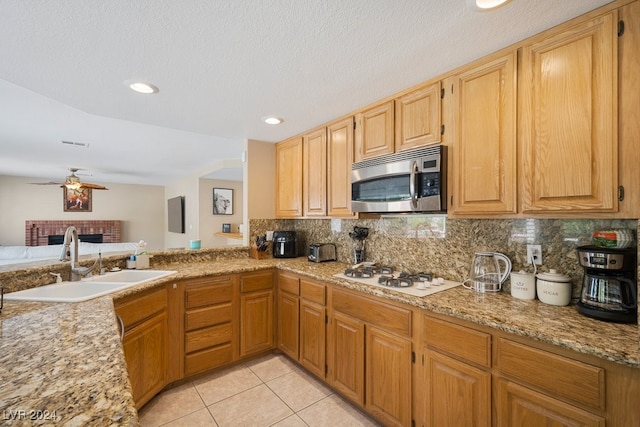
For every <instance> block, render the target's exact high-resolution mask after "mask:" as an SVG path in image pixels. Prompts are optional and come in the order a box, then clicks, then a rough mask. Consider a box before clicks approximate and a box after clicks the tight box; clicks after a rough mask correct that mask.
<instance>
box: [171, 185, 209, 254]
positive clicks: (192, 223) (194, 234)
mask: <svg viewBox="0 0 640 427" xmlns="http://www.w3.org/2000/svg"><path fill="white" fill-rule="evenodd" d="M199 181H200V180H199V178H198V177H197V176H190V177H188V178H185V179H183V180H180V181H178V182H175V183H173V184H172V185H167V186H166V187H164V200H163V203H164V206H163V209H164V224H168V223H169V222H168V216H167V200H169V199H171V198H173V197H178V196H184V203H185V205H184V227H185V232H184V233H173V232H170V231H169V230H168V228H167V227H164V246H165V248H166V249H176V248H184V249H188V248H189V240H196V239H199V237H198V234H199V226H200V221H199V219H198V218H199V216H200V210H199V205H200V201H199V199H200V189H199V184H200V182H199Z"/></svg>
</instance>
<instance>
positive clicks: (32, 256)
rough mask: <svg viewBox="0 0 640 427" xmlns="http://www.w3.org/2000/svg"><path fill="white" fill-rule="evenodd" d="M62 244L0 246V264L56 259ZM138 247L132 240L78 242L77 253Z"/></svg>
mask: <svg viewBox="0 0 640 427" xmlns="http://www.w3.org/2000/svg"><path fill="white" fill-rule="evenodd" d="M62 246H63V245H48V246H0V265H7V264H19V263H24V262H32V261H41V260H45V259H58V258H59V257H60V254H61V253H62ZM136 249H138V244H137V243H133V242H122V243H85V242H79V243H78V255H94V254H98V252H101V253H102V254H103V255H105V254H107V253H109V252H131V253H134V252H135V251H136Z"/></svg>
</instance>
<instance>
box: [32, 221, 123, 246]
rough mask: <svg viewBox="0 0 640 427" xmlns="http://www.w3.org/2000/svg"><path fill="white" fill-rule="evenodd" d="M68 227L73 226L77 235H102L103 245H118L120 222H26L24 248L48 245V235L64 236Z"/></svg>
mask: <svg viewBox="0 0 640 427" xmlns="http://www.w3.org/2000/svg"><path fill="white" fill-rule="evenodd" d="M69 226H74V227H75V228H76V229H77V230H78V234H102V241H103V242H104V243H120V221H106V220H97V221H77V220H27V221H25V227H24V243H25V245H26V246H44V245H48V244H49V236H50V235H53V236H56V235H61V234H62V235H64V232H65V230H66V229H67V227H69Z"/></svg>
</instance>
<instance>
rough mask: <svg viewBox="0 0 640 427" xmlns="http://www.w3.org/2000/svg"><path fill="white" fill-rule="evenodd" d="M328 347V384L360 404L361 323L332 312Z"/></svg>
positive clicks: (362, 343) (362, 376)
mask: <svg viewBox="0 0 640 427" xmlns="http://www.w3.org/2000/svg"><path fill="white" fill-rule="evenodd" d="M330 348H331V351H330V356H329V358H330V364H329V383H330V384H331V385H332V386H333V387H334V388H335V389H336V390H338V391H339V392H340V393H341V394H342V395H343V396H345V397H347V398H349V399H351V400H352V401H354V402H355V403H357V404H359V405H362V406H364V322H362V321H360V320H358V319H355V318H353V317H350V316H347V315H345V314H342V313H339V312H334V313H333V319H332V325H331V344H330Z"/></svg>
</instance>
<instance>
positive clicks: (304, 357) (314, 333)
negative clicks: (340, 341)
mask: <svg viewBox="0 0 640 427" xmlns="http://www.w3.org/2000/svg"><path fill="white" fill-rule="evenodd" d="M325 318H326V308H325V307H323V306H321V305H318V304H314V303H312V302H309V301H306V300H304V299H301V300H300V363H301V364H302V366H304V367H305V368H307V369H308V370H309V371H310V372H312V373H314V374H316V375H317V376H318V377H320V378H324V376H325V347H326V346H325V339H326V333H325V331H326V323H325Z"/></svg>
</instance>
